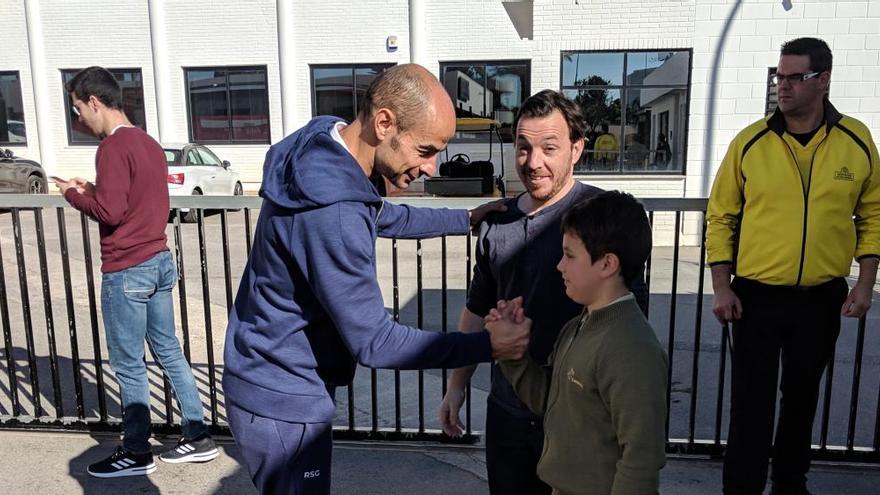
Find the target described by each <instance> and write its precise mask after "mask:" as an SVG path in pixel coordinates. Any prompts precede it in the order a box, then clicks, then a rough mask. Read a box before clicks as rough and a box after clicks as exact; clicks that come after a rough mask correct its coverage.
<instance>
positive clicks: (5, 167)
mask: <svg viewBox="0 0 880 495" xmlns="http://www.w3.org/2000/svg"><path fill="white" fill-rule="evenodd" d="M47 189H48V188H47V182H46V171H45V170H43V167H42V166H41V165H40V164H39V163H37V162H35V161H33V160H28V159H26V158H19V157H17V156H15V154H14V153H12V151H11V150H0V193H19V194H45V193H46V190H47Z"/></svg>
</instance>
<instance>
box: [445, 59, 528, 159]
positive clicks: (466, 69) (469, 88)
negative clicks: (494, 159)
mask: <svg viewBox="0 0 880 495" xmlns="http://www.w3.org/2000/svg"><path fill="white" fill-rule="evenodd" d="M530 79H531V66H530V63H529V62H528V61H525V60H516V61H498V62H444V63H441V64H440V80H441V81H442V82H443V86H444V87H445V88H446V92H447V93H449V97H450V98H452V102H453V103H454V104H455V113H456V116H457V117H484V118H490V119H495V120H496V121H497V122H498V123H499V130H500V131H501V136H502V139H503V140H504V141H505V142H510V141H511V139H512V136H513V119H514V117H515V116H516V113H517V112H518V111H519V107H520V105H522V102H523V100H525V99H526V98H528V97H529V95H530V94H531V93H530V92H529V81H530ZM483 137H484V138H487V135H483Z"/></svg>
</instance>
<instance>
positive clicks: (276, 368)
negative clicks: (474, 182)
mask: <svg viewBox="0 0 880 495" xmlns="http://www.w3.org/2000/svg"><path fill="white" fill-rule="evenodd" d="M454 132H455V109H454V107H453V106H452V102H451V101H450V99H449V97H448V96H447V94H446V92H445V90H444V89H443V87H442V85H441V84H440V82H439V81H438V80H437V79H436V78H435V77H434V76H433V75H432V74H431V73H430V72H429V71H427V70H426V69H424V68H423V67H420V66H418V65H412V64H409V65H399V66H396V67H393V68H391V69H388V70H387V71H385V72H384V73H382V74H381V75H380V76H378V77H377V78H376V80H375V81H374V82H373V84H372V85H371V86H370V87H369V89H368V90H367V93H366V95H365V97H364V100H363V103H362V108H361V111H360V113H359V114H358V117H357V119H356V120H355V121H354V122H352V123H351V124H348V123H346V122H344V121H343V120H341V119H339V118H336V117H316V118H314V119H313V120H312V121H311V122H309V123H308V124H307V125H306V126H305V127H303V128H301V129H300V130H298V131H296V132H294V133H293V134H291V135H290V136H288V137H287V138H285V139H284V140H283V141H281V142H280V143H278V144H275V145H273V146H272V147H271V148H270V149H269V152H268V153H267V155H266V161H265V163H264V165H263V186H262V196H263V198H264V202H263V207H262V209H261V210H260V218H259V221H258V222H257V228H256V232H255V239H254V245H253V250H252V252H251V256H250V259H249V261H248V264H247V266H246V267H245V270H244V275H243V276H242V280H241V284H240V286H239V290H238V294H237V296H236V298H235V305H234V307H233V308H232V311H231V314H230V316H229V325H228V327H227V329H226V348H225V352H224V358H225V368H224V372H223V387H224V390H225V394H226V410H227V414H228V417H229V424H230V427H231V429H232V433H233V435H234V436H235V440H236V442H237V443H238V445H239V447H240V448H241V452H242V456H243V458H244V461H245V464H246V465H247V468H248V470H249V471H250V474H251V478H252V479H253V482H254V484H255V485H256V487H257V488H258V489H259V490H260V491H261V492H262V493H272V494H276V493H291V494H324V493H329V492H330V454H331V426H332V424H331V422H332V419H333V415H334V412H335V410H336V407H335V404H334V402H333V394H334V390H335V388H336V387H337V386H342V385H347V384H349V383H350V382H351V380H352V378H353V377H354V370H355V366H356V364H357V363H360V364H362V365H364V366H369V367H374V368H395V369H423V368H441V367H448V368H455V367H459V366H464V365H469V364H474V363H478V362H486V361H491V360H492V359H516V358H519V357H521V356H522V354H523V353H524V352H525V350H526V348H527V346H528V334H527V333H522V332H517V333H491V334H490V333H489V332H486V331H483V332H475V333H458V332H455V333H449V334H441V333H436V332H425V331H421V330H418V329H415V328H410V327H407V326H404V325H400V324H398V323H396V322H394V321H393V320H392V319H391V317H390V316H389V315H388V312H387V311H386V310H385V307H384V303H383V299H382V293H381V291H380V290H379V284H378V282H377V280H376V259H375V250H376V247H375V244H376V238H377V237H378V236H382V237H396V238H403V239H419V238H427V237H436V236H441V235H445V234H450V235H451V234H465V233H466V232H467V230H468V229H469V228H470V226H471V224H472V223H476V222H477V221H478V220H479V219H480V218H481V217H482V216H483V215H484V214H485V213H486V212H487V211H489V210H491V209H493V208H492V207H489V208H483V209H477V210H474V211H471V212H468V211H466V210H447V209H426V208H412V207H409V206H405V205H395V204H391V203H385V202H383V201H382V198H381V197H380V196H379V194H378V192H377V191H376V189H375V188H374V187H373V185H372V184H371V183H370V180H369V177H370V176H371V175H372V174H373V173H376V174H379V175H382V176H384V177H386V178H387V179H389V180H390V181H391V182H392V183H393V184H394V185H395V186H397V187H399V188H406V187H407V186H409V184H410V182H412V181H413V180H415V179H417V178H419V176H421V175H430V174H432V172H433V171H434V168H435V166H436V160H437V154H438V153H439V152H440V151H441V150H442V149H444V148H445V147H446V144H447V143H448V141H449V139H450V138H451V137H452V135H453V133H454ZM495 208H497V207H495Z"/></svg>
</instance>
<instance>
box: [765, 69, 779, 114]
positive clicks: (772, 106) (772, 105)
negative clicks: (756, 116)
mask: <svg viewBox="0 0 880 495" xmlns="http://www.w3.org/2000/svg"><path fill="white" fill-rule="evenodd" d="M773 74H776V67H770V68H768V69H767V100H766V101H767V103H766V107H765V108H764V114H765V115H770V114H771V113H773V112H775V111H776V104H777V99H776V85H775V84H773V80H772V77H773Z"/></svg>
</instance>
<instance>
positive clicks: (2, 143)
mask: <svg viewBox="0 0 880 495" xmlns="http://www.w3.org/2000/svg"><path fill="white" fill-rule="evenodd" d="M0 76H14V77H15V80H16V82H17V83H18V94H20V95H21V114H22V117H21V118H22V120H21V122H22V125H23V126H24V132H25V134H24V141H0V146H4V147H7V146H27V145H28V137H27V134H28V132H27V122H25V120H24V118H25V117H24V94H23V93H22V91H21V71H17V70H0ZM6 120H7V121H8V120H9V118H8V117H7V119H6Z"/></svg>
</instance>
